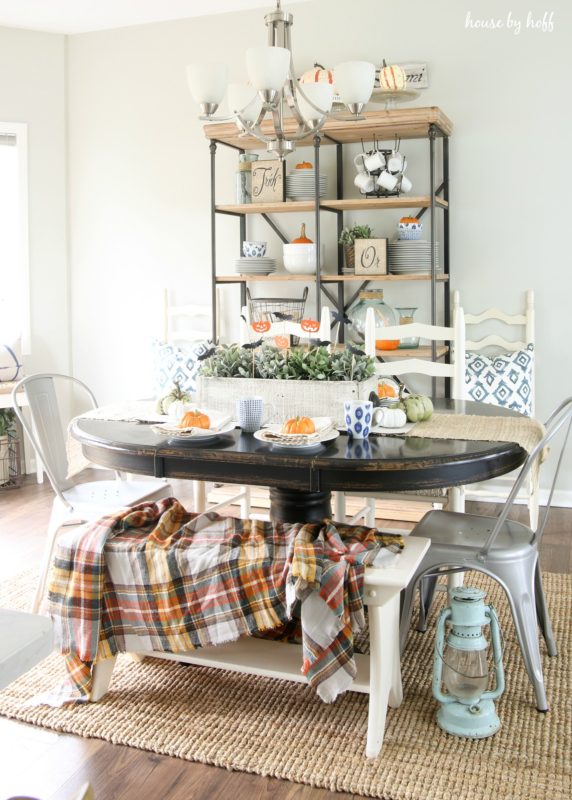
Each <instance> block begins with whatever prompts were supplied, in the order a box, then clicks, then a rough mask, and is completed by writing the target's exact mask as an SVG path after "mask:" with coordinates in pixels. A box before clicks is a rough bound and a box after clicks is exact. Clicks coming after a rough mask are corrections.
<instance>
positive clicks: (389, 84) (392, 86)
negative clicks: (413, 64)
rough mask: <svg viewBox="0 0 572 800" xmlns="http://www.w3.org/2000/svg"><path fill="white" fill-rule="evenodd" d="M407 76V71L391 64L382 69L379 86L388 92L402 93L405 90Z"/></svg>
mask: <svg viewBox="0 0 572 800" xmlns="http://www.w3.org/2000/svg"><path fill="white" fill-rule="evenodd" d="M406 83H407V75H406V74H405V70H404V69H402V68H401V67H399V66H398V65H397V64H390V65H389V66H387V67H385V66H384V67H380V70H379V86H380V88H381V89H385V91H386V92H400V91H402V89H405V84H406Z"/></svg>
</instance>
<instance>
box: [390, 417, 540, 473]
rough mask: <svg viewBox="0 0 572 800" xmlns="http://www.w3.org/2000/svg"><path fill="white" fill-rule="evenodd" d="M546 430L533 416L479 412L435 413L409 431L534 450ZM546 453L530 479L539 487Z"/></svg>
mask: <svg viewBox="0 0 572 800" xmlns="http://www.w3.org/2000/svg"><path fill="white" fill-rule="evenodd" d="M545 433H546V429H545V428H544V425H543V424H542V423H541V422H539V421H538V420H536V419H532V418H531V417H494V416H490V417H488V416H487V417H485V416H479V415H477V414H440V413H438V412H437V413H435V414H433V416H432V417H431V419H429V420H427V421H426V422H418V423H417V425H414V426H413V428H411V430H410V431H409V432H408V433H407V434H406V435H407V436H419V437H424V438H427V439H465V440H467V441H482V442H516V444H518V445H519V446H520V447H522V449H523V450H526V452H527V453H531V452H532V450H534V448H535V447H536V445H537V444H538V443H539V442H540V441H541V440H542V438H543V436H544V434H545ZM545 456H546V451H544V452H543V453H542V454H541V457H540V459H537V460H536V461H535V463H534V464H533V466H532V470H531V480H532V481H533V485H534V487H535V488H536V486H537V484H538V472H539V466H540V463H541V462H542V461H544V458H545Z"/></svg>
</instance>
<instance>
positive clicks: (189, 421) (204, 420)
mask: <svg viewBox="0 0 572 800" xmlns="http://www.w3.org/2000/svg"><path fill="white" fill-rule="evenodd" d="M210 426H211V421H210V417H209V416H208V415H207V414H203V413H202V411H187V412H186V414H184V415H183V418H182V419H181V421H180V422H179V428H205V429H208V428H210Z"/></svg>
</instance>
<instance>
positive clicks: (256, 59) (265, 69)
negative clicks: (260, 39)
mask: <svg viewBox="0 0 572 800" xmlns="http://www.w3.org/2000/svg"><path fill="white" fill-rule="evenodd" d="M289 68H290V51H289V50H287V49H286V48H285V47H270V46H266V47H250V48H249V49H248V50H247V51H246V71H247V72H248V77H249V79H250V82H251V83H252V85H253V86H254V88H255V89H256V90H257V91H258V92H279V91H280V90H281V89H282V87H283V86H284V83H285V81H286V78H287V77H288V69H289Z"/></svg>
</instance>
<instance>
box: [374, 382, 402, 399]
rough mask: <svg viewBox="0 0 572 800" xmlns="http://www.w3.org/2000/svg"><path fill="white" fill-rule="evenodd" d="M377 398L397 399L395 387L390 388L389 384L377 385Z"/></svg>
mask: <svg viewBox="0 0 572 800" xmlns="http://www.w3.org/2000/svg"><path fill="white" fill-rule="evenodd" d="M377 396H378V397H380V398H382V399H383V398H385V397H397V392H396V390H395V387H394V386H391V385H390V384H389V383H378V384H377Z"/></svg>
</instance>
